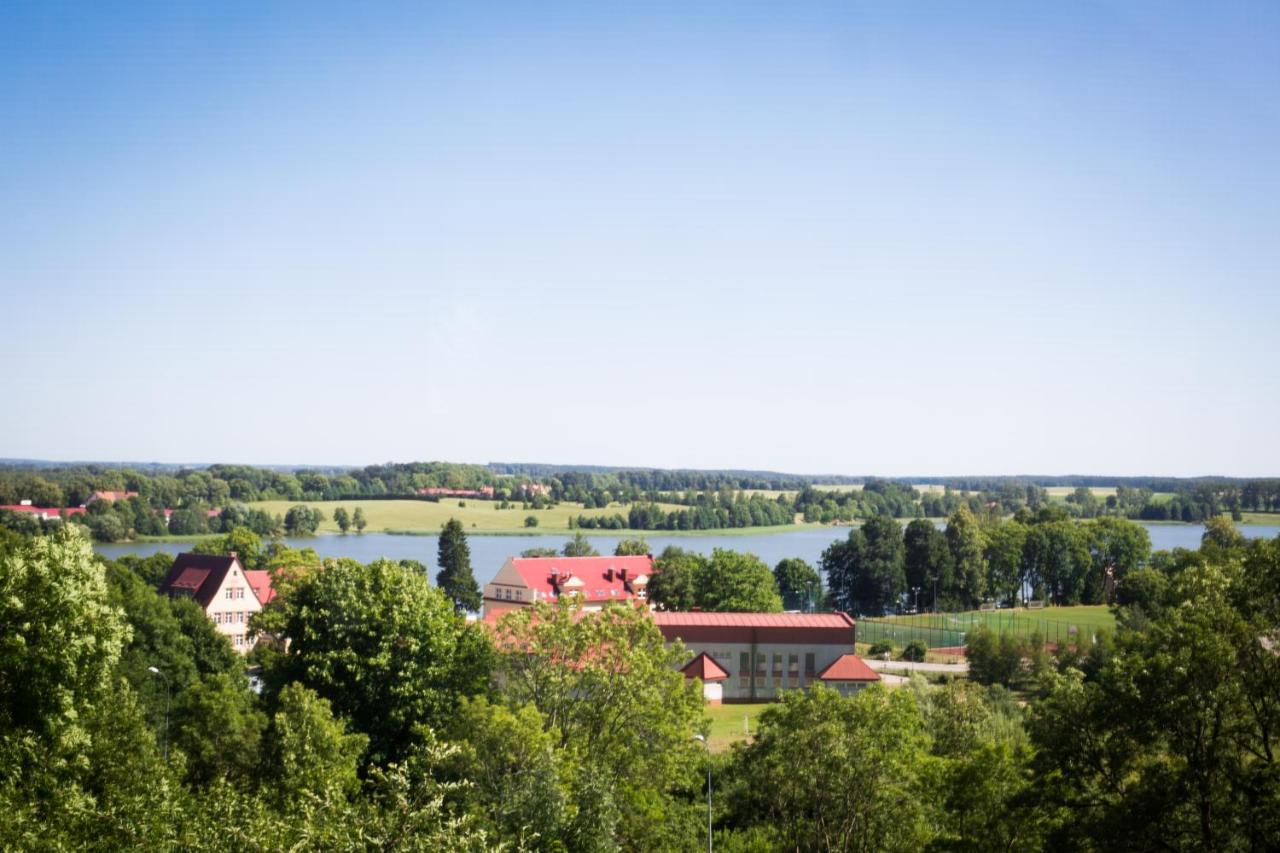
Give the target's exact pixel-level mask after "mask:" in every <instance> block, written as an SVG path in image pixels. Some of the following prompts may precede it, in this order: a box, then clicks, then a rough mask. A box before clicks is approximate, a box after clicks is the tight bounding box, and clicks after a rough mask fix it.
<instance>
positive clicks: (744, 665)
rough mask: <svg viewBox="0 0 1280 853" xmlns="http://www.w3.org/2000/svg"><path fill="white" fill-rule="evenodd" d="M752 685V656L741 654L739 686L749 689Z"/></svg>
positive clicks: (739, 656) (746, 653)
mask: <svg viewBox="0 0 1280 853" xmlns="http://www.w3.org/2000/svg"><path fill="white" fill-rule="evenodd" d="M750 684H751V654H750V653H749V652H741V653H740V654H739V655H738V686H739V687H748V686H750Z"/></svg>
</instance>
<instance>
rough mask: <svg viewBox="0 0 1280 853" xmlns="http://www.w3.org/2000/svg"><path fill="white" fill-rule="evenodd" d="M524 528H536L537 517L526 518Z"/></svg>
mask: <svg viewBox="0 0 1280 853" xmlns="http://www.w3.org/2000/svg"><path fill="white" fill-rule="evenodd" d="M524 526H525V527H537V526H538V517H537V516H536V515H530V516H527V517H526V518H525V520H524Z"/></svg>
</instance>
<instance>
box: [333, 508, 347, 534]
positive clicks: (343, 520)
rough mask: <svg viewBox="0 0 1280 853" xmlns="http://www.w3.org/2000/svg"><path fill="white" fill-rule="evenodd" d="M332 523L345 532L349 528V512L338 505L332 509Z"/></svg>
mask: <svg viewBox="0 0 1280 853" xmlns="http://www.w3.org/2000/svg"><path fill="white" fill-rule="evenodd" d="M333 523H334V524H336V525H338V529H339V530H341V531H342V532H343V533H346V532H347V531H348V530H350V529H351V514H350V513H348V512H347V508H346V507H344V506H340V507H338V508H337V509H335V510H334V511H333Z"/></svg>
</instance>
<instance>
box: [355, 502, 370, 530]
mask: <svg viewBox="0 0 1280 853" xmlns="http://www.w3.org/2000/svg"><path fill="white" fill-rule="evenodd" d="M351 524H352V525H353V526H354V527H355V529H356V533H364V529H365V528H366V527H368V526H369V521H368V519H366V518H365V517H364V508H363V507H356V508H355V512H353V513H352V514H351Z"/></svg>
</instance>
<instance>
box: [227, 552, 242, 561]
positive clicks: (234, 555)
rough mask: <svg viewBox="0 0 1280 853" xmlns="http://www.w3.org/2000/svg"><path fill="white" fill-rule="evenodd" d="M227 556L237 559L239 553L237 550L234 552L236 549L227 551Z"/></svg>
mask: <svg viewBox="0 0 1280 853" xmlns="http://www.w3.org/2000/svg"><path fill="white" fill-rule="evenodd" d="M227 556H228V557H230V558H231V559H233V560H238V559H240V554H239V552H236V551H228V552H227Z"/></svg>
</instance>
